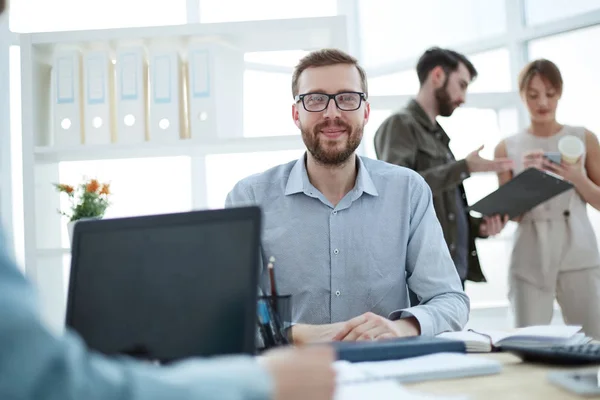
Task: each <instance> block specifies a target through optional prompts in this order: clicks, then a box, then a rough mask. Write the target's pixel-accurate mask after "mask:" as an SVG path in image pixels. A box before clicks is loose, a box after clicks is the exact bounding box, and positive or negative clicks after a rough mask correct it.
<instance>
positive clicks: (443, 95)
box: [435, 77, 456, 117]
mask: <svg viewBox="0 0 600 400" xmlns="http://www.w3.org/2000/svg"><path fill="white" fill-rule="evenodd" d="M435 100H436V101H437V104H438V112H439V114H440V116H442V117H449V116H451V115H452V113H453V112H454V110H456V106H455V105H454V103H452V99H450V95H449V94H448V78H447V77H446V81H445V82H444V85H443V86H442V87H440V88H437V89H435Z"/></svg>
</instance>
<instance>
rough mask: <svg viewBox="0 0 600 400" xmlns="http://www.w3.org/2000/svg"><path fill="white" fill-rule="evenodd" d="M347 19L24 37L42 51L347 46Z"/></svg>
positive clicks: (99, 30) (238, 23)
mask: <svg viewBox="0 0 600 400" xmlns="http://www.w3.org/2000/svg"><path fill="white" fill-rule="evenodd" d="M345 24H346V21H345V17H343V16H334V17H316V18H293V19H286V20H266V21H245V22H227V23H201V24H184V25H172V26H156V27H142V28H124V29H98V30H84V31H71V32H47V33H32V34H23V35H20V36H21V38H29V39H30V43H31V44H32V45H34V46H35V47H37V48H38V49H44V50H52V48H53V47H54V46H55V45H56V44H74V45H81V44H85V43H89V42H111V43H113V44H118V43H122V42H127V41H132V40H168V41H171V42H172V41H175V42H178V43H180V44H181V45H185V43H186V42H187V41H188V40H189V39H191V38H194V37H219V38H222V39H226V40H228V41H231V42H232V43H235V44H236V45H237V46H239V47H240V48H242V49H246V50H249V51H269V50H281V49H290V48H304V49H312V48H316V47H327V46H334V47H345V43H342V41H343V38H342V37H339V35H337V34H336V33H335V32H340V31H341V32H344V31H345Z"/></svg>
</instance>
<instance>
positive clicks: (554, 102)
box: [521, 74, 560, 123]
mask: <svg viewBox="0 0 600 400" xmlns="http://www.w3.org/2000/svg"><path fill="white" fill-rule="evenodd" d="M521 97H522V98H523V101H524V102H525V104H526V105H527V110H528V111H529V116H530V118H531V121H532V122H536V123H548V122H553V121H555V120H556V108H557V107H558V100H559V99H560V92H559V90H558V89H557V88H555V87H554V86H553V85H552V84H551V83H550V82H549V81H548V80H547V79H543V78H542V76H541V75H540V74H535V75H534V76H533V77H532V78H531V79H530V80H529V84H528V85H527V87H526V88H525V89H524V90H523V91H522V92H521Z"/></svg>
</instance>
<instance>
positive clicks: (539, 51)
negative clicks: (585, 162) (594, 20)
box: [529, 26, 600, 135]
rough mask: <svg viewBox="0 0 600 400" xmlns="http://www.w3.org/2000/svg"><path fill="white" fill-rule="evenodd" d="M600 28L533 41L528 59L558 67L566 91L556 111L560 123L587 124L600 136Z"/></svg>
mask: <svg viewBox="0 0 600 400" xmlns="http://www.w3.org/2000/svg"><path fill="white" fill-rule="evenodd" d="M599 41H600V26H596V27H593V28H588V29H582V30H578V31H573V32H570V33H565V34H562V35H556V36H551V37H548V38H544V39H539V40H535V41H532V42H530V44H529V58H530V59H532V60H534V59H537V58H547V59H549V60H551V61H553V62H554V63H556V64H557V65H558V68H560V71H561V73H562V75H563V81H564V90H563V96H562V99H561V100H560V103H559V106H558V112H557V118H558V119H559V120H560V122H563V123H566V124H571V125H584V126H586V127H587V128H588V129H590V130H592V131H593V132H595V133H596V134H598V135H600V114H598V105H597V103H598V101H597V98H598V95H597V93H599V92H600V80H599V79H598V69H599V68H600V52H598V48H597V47H598V46H597V43H598V42H599Z"/></svg>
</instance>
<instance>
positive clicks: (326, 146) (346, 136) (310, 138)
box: [292, 64, 370, 166]
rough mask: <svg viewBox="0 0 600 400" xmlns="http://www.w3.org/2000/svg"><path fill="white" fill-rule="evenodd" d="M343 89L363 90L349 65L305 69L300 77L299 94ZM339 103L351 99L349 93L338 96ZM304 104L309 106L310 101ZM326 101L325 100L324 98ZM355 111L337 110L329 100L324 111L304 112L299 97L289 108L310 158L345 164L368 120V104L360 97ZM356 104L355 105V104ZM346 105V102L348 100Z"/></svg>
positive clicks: (351, 90)
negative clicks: (358, 105)
mask: <svg viewBox="0 0 600 400" xmlns="http://www.w3.org/2000/svg"><path fill="white" fill-rule="evenodd" d="M344 92H363V90H362V87H361V77H360V74H359V72H358V70H357V68H356V66H354V65H352V64H335V65H329V66H323V67H311V68H307V69H305V70H304V71H302V73H301V74H300V76H299V79H298V94H300V95H303V94H308V93H322V94H330V95H336V94H340V93H344ZM322 98H323V97H322V96H321V99H322ZM337 100H338V102H339V103H340V105H341V106H342V108H346V109H350V108H353V107H348V106H344V105H343V104H342V102H351V101H353V99H352V95H348V96H346V95H340V96H338V98H337ZM306 101H307V98H306V97H305V104H306V105H307V107H308V108H309V109H310V106H309V104H307V103H306ZM325 101H327V100H325ZM358 103H360V107H358V109H356V110H354V111H343V110H340V109H339V108H338V107H337V105H336V102H335V101H334V100H333V99H331V100H329V104H328V105H327V108H325V109H324V110H323V111H317V112H311V111H307V110H306V109H305V107H304V105H303V102H302V100H300V101H298V102H297V103H295V104H294V105H293V107H292V117H293V118H294V122H295V123H296V126H297V127H298V128H299V129H300V132H301V133H302V140H303V141H304V144H305V145H306V148H307V150H308V151H309V153H310V154H311V155H312V157H313V158H314V159H315V160H316V161H317V162H319V163H321V164H323V165H329V166H338V165H342V164H344V163H345V162H346V161H347V160H348V158H349V157H350V156H351V155H352V154H354V152H355V150H356V149H357V148H358V146H359V145H360V142H361V140H362V136H363V129H364V126H365V124H366V123H367V121H368V120H369V111H370V108H369V104H368V103H367V102H366V101H364V100H361V101H359V102H358ZM358 103H356V104H358ZM348 104H349V103H348Z"/></svg>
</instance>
